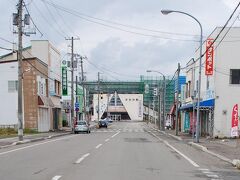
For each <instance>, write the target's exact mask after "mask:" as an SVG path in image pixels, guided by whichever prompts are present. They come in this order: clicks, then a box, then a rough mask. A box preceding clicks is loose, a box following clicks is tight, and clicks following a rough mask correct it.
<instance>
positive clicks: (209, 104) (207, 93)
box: [181, 27, 240, 137]
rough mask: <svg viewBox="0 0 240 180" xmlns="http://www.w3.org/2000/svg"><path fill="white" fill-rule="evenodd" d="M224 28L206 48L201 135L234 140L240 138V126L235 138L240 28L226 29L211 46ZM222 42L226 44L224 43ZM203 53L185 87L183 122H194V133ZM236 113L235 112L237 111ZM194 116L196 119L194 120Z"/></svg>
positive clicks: (239, 99) (239, 86) (189, 72)
mask: <svg viewBox="0 0 240 180" xmlns="http://www.w3.org/2000/svg"><path fill="white" fill-rule="evenodd" d="M221 29H222V28H216V29H215V30H214V31H213V32H212V33H211V34H210V35H209V37H208V38H207V40H206V41H205V42H204V44H203V52H206V53H205V54H204V56H203V59H202V62H203V64H204V68H202V72H201V73H202V76H201V77H202V82H201V94H200V95H201V99H200V133H201V135H203V136H205V135H206V136H207V135H210V136H212V137H231V136H237V135H236V132H237V131H239V123H236V124H237V127H236V131H235V135H233V134H232V133H233V124H232V121H233V119H236V122H238V121H239V119H238V117H234V114H235V115H236V114H237V113H236V112H238V108H236V107H237V105H238V104H239V103H240V95H239V92H240V64H239V63H238V59H239V58H240V52H239V50H238V47H239V46H240V41H237V40H236V37H238V36H239V35H240V28H239V27H233V28H225V29H224V31H223V32H222V33H221V35H220V36H219V38H218V39H217V41H216V42H215V43H214V44H213V46H210V45H211V43H212V42H213V40H214V39H215V38H216V37H217V35H218V34H219V32H220V31H221ZM221 39H222V40H221ZM198 57H199V49H198V50H197V51H196V58H195V60H194V61H192V62H189V64H188V65H187V66H188V68H187V72H186V76H187V83H186V85H185V87H184V94H185V98H184V99H183V101H182V107H181V110H182V112H183V117H182V118H183V121H184V122H186V121H188V119H190V126H189V130H190V132H191V131H192V130H193V131H194V129H195V127H194V126H193V125H194V122H195V121H196V104H195V103H193V102H194V101H196V100H195V97H197V95H198V94H197V88H198V85H199V83H198V72H199V65H198V64H199V61H198ZM233 110H234V111H233ZM193 114H194V116H193Z"/></svg>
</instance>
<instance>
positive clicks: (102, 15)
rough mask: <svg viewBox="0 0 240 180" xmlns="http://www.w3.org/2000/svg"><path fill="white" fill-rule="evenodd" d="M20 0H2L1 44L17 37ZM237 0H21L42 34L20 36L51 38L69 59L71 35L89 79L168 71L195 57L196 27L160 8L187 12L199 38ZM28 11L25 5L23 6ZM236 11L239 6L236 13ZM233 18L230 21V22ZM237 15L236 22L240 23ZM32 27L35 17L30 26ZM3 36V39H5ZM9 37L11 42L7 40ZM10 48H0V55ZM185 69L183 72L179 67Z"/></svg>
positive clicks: (131, 78) (226, 14) (168, 73)
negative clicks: (16, 14) (14, 21)
mask: <svg viewBox="0 0 240 180" xmlns="http://www.w3.org/2000/svg"><path fill="white" fill-rule="evenodd" d="M17 2H18V0H0V12H1V16H0V24H1V26H0V47H4V48H10V49H11V48H12V47H13V45H12V44H11V42H17V35H16V34H14V33H13V31H14V30H15V29H16V27H14V26H13V25H12V13H14V12H17V10H16V4H17ZM238 2H239V0H71V1H70V0H68V1H66V0H25V4H26V7H27V9H28V11H29V13H30V15H31V18H32V19H33V21H34V24H35V25H36V26H37V28H38V29H39V30H40V32H41V33H42V34H43V35H41V33H40V32H38V31H36V34H35V35H31V36H30V37H26V36H24V37H23V42H24V46H28V45H30V40H33V39H34V40H37V39H44V40H46V39H47V40H49V41H50V42H51V43H52V45H53V46H55V47H56V48H57V49H59V51H60V52H61V55H62V59H64V60H68V59H70V57H69V56H68V55H66V54H67V53H69V52H70V47H69V45H70V41H66V40H65V38H69V37H75V38H78V39H79V40H76V41H74V52H75V53H78V54H80V55H82V56H84V57H85V56H86V57H87V59H85V60H84V71H85V72H86V76H87V79H88V80H96V79H97V72H101V78H102V79H105V80H113V81H119V80H128V81H135V80H139V76H140V75H147V76H159V74H156V73H147V72H146V71H147V70H155V71H159V72H161V73H163V74H165V75H166V76H172V75H173V74H174V73H175V71H176V69H177V64H178V62H179V63H180V64H181V67H184V66H186V63H187V62H188V61H189V60H190V59H191V58H192V57H195V51H196V49H197V48H198V47H199V39H200V29H199V26H198V24H197V23H196V21H194V20H193V19H192V18H190V17H188V16H185V15H183V14H178V13H171V14H169V15H163V14H161V10H162V9H172V10H178V11H183V12H187V13H189V14H191V15H193V16H194V17H196V18H197V19H198V20H199V21H200V22H201V24H202V26H203V39H204V40H205V39H206V38H207V36H208V35H209V34H210V33H211V32H212V31H213V30H214V28H215V27H219V26H220V27H221V26H223V25H224V24H225V22H226V21H227V19H228V18H229V17H230V15H231V13H232V12H233V10H234V9H235V7H236V6H237V4H238ZM24 13H26V10H25V12H24ZM239 13H240V9H238V10H237V12H236V14H235V17H236V16H237V15H238V14H239ZM230 24H231V23H230ZM239 24H240V22H239V20H237V21H236V22H235V24H234V26H239ZM28 28H34V25H33V23H31V25H30V27H25V29H26V30H27V29H28ZM6 40H7V41H6ZM8 41H9V42H8ZM8 52H9V51H5V50H1V49H0V55H3V54H6V53H8ZM182 73H183V74H184V72H182Z"/></svg>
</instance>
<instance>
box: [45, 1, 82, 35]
mask: <svg viewBox="0 0 240 180" xmlns="http://www.w3.org/2000/svg"><path fill="white" fill-rule="evenodd" d="M50 1H51V3H53V2H52V0H50ZM54 9H55V10H56V12H57V15H58V16H59V17H60V19H61V20H62V22H63V23H64V24H65V26H66V27H67V28H68V30H69V31H70V32H71V33H72V34H75V33H74V31H73V29H72V28H70V26H69V25H68V23H67V22H66V21H65V19H64V17H63V16H62V15H61V13H60V12H59V10H58V9H57V8H56V7H55V6H54ZM75 36H76V34H75ZM77 37H78V36H77Z"/></svg>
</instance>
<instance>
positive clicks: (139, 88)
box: [85, 76, 174, 123]
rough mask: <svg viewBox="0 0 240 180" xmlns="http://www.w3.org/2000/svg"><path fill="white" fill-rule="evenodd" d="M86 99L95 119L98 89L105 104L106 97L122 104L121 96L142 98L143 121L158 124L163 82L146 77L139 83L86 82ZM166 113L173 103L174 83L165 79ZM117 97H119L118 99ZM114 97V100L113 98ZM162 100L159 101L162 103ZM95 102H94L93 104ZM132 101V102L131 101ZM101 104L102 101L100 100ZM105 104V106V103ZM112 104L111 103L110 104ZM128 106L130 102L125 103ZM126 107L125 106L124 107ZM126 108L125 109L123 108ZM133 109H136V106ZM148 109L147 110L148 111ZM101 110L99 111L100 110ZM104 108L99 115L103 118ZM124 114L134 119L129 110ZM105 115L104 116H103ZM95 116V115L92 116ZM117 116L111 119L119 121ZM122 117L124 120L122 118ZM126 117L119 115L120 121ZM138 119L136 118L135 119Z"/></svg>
mask: <svg viewBox="0 0 240 180" xmlns="http://www.w3.org/2000/svg"><path fill="white" fill-rule="evenodd" d="M85 85H86V88H87V92H88V97H87V99H89V107H90V113H92V115H93V116H92V118H96V116H95V115H96V100H97V94H98V87H99V94H102V98H104V99H105V101H106V102H107V95H111V96H112V99H111V97H109V101H113V100H115V102H118V101H119V102H121V103H122V104H124V103H125V102H123V101H125V100H124V98H125V97H123V96H127V98H125V99H135V100H136V99H138V100H139V99H141V97H140V98H138V97H135V96H138V95H140V96H143V99H142V103H143V110H142V111H143V120H151V121H153V122H155V121H157V123H158V113H157V112H158V111H159V107H160V106H159V104H161V103H160V101H159V97H160V96H159V92H161V90H160V89H161V87H163V80H162V78H160V77H155V78H154V77H146V76H141V77H140V80H139V81H122V82H121V81H117V82H115V81H100V83H99V84H98V82H97V81H93V82H86V83H85ZM166 85H167V86H166V89H167V90H166V108H165V110H166V113H167V112H168V111H169V110H170V108H171V105H172V104H173V101H174V81H171V80H169V79H168V78H167V80H166ZM118 96H119V97H118ZM113 97H114V98H113ZM162 100H163V99H161V101H162ZM94 101H95V102H94ZM130 101H131V100H130ZM133 101H134V100H133ZM102 102H103V100H102ZM106 102H105V105H107V103H106ZM112 103H113V102H112ZM126 103H127V104H129V103H130V102H126ZM100 106H101V105H100ZM126 106H127V105H126ZM124 108H126V107H124ZM109 109H110V108H109ZM135 109H138V107H137V106H136V108H135ZM148 109H149V110H148ZM100 110H101V109H100ZM105 110H106V108H104V110H102V112H101V113H100V114H102V115H103V116H100V118H101V117H105V115H106V111H105ZM124 112H128V116H129V119H136V118H133V117H131V115H130V114H129V110H128V109H125V110H124ZM104 113H105V114H104ZM94 114H95V115H94ZM117 116H118V114H116V117H112V118H113V119H119V116H118V117H117ZM122 117H124V118H122ZM126 117H127V116H125V115H123V114H122V115H121V119H128V118H126ZM137 119H138V118H137Z"/></svg>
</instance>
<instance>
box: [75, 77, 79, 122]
mask: <svg viewBox="0 0 240 180" xmlns="http://www.w3.org/2000/svg"><path fill="white" fill-rule="evenodd" d="M77 89H78V77H77V76H76V100H75V102H76V103H77V102H78V98H77V96H78V90H77ZM77 120H78V111H77V110H76V121H77Z"/></svg>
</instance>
